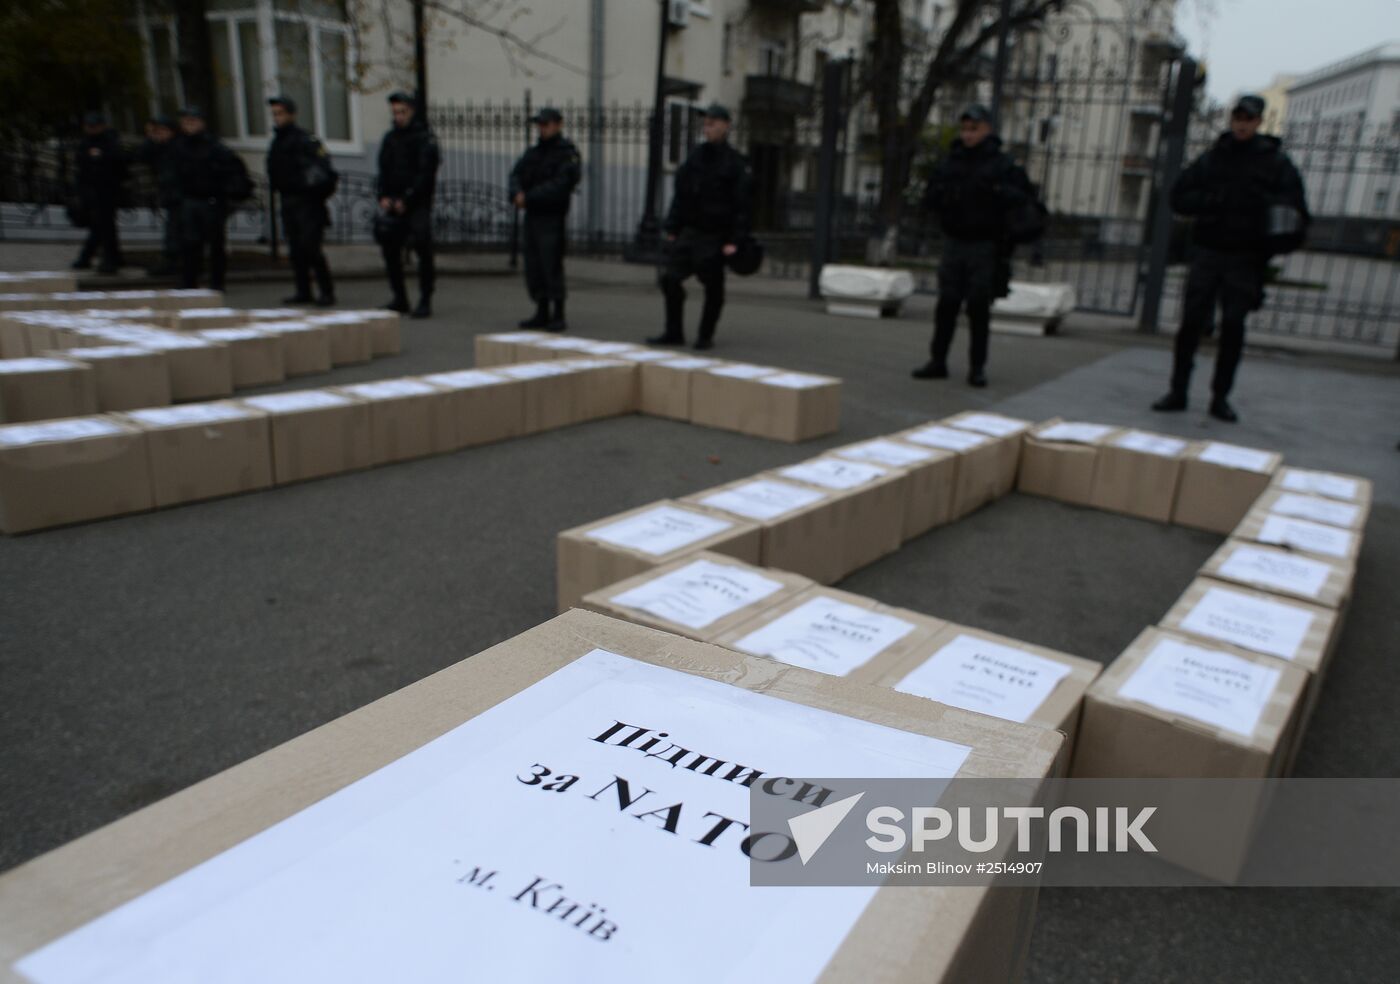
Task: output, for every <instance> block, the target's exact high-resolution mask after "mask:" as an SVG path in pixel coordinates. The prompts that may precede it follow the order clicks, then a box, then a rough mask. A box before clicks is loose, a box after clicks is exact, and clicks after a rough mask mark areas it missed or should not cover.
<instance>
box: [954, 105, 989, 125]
mask: <svg viewBox="0 0 1400 984" xmlns="http://www.w3.org/2000/svg"><path fill="white" fill-rule="evenodd" d="M963 120H972V121H973V122H974V123H990V122H992V111H991V110H990V109H988V108H987V107H986V106H983V105H982V104H981V103H972V104H971V105H970V106H966V107H964V108H963V111H962V113H960V114H959V115H958V122H960V123H961V122H962V121H963Z"/></svg>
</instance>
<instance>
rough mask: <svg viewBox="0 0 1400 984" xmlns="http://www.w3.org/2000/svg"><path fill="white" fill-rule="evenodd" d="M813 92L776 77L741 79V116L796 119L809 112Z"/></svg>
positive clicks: (812, 89)
mask: <svg viewBox="0 0 1400 984" xmlns="http://www.w3.org/2000/svg"><path fill="white" fill-rule="evenodd" d="M815 96H816V89H815V88H813V87H812V86H810V85H807V84H805V83H802V82H795V81H793V80H792V79H785V78H782V77H781V76H777V75H749V76H745V78H744V112H746V113H750V114H754V115H760V116H797V115H799V114H802V113H806V112H809V111H810V110H811V108H812V103H813V100H814V98H815Z"/></svg>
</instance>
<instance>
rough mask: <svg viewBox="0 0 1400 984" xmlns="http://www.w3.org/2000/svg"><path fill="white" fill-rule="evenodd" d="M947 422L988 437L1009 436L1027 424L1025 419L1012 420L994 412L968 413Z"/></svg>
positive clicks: (1021, 429) (1024, 427) (1023, 428)
mask: <svg viewBox="0 0 1400 984" xmlns="http://www.w3.org/2000/svg"><path fill="white" fill-rule="evenodd" d="M948 424H950V425H951V426H953V427H961V428H962V429H963V430H970V431H976V432H977V433H979V434H986V435H988V436H990V437H1010V436H1011V435H1012V434H1015V433H1018V432H1019V431H1023V430H1025V429H1026V428H1027V427H1028V426H1029V423H1028V422H1027V421H1024V420H1012V419H1011V418H1010V417H1001V416H998V415H997V414H994V413H970V414H968V415H967V416H965V417H961V418H959V419H957V420H950V421H948Z"/></svg>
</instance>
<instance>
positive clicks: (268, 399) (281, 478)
mask: <svg viewBox="0 0 1400 984" xmlns="http://www.w3.org/2000/svg"><path fill="white" fill-rule="evenodd" d="M241 402H242V403H243V404H245V405H247V406H250V407H253V408H255V409H258V410H262V411H264V412H266V413H267V414H268V415H269V416H270V417H271V422H272V480H273V482H274V483H275V484H277V485H286V484H288V483H289V482H301V481H305V480H307V479H312V478H321V477H322V476H325V475H338V474H340V473H341V472H348V471H355V470H356V469H360V468H368V467H370V465H372V464H373V463H374V449H373V439H372V437H371V429H370V409H369V404H368V403H363V402H361V401H359V400H356V399H353V398H352V397H349V396H346V395H345V394H344V393H336V392H333V391H331V390H301V391H299V392H296V393H269V394H268V395H266V396H250V397H247V398H246V399H244V400H242V401H241Z"/></svg>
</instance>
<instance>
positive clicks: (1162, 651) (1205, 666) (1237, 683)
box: [1118, 639, 1283, 738]
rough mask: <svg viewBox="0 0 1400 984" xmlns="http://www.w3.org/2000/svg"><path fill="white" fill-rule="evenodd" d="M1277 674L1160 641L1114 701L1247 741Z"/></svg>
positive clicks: (1235, 658) (1231, 656) (1208, 651)
mask: <svg viewBox="0 0 1400 984" xmlns="http://www.w3.org/2000/svg"><path fill="white" fill-rule="evenodd" d="M1282 674H1283V671H1282V670H1281V669H1278V668H1277V667H1274V666H1263V665H1260V664H1259V663H1252V662H1250V661H1249V660H1247V659H1242V658H1240V657H1239V656H1236V655H1234V654H1233V653H1222V652H1220V651H1218V650H1215V649H1203V648H1201V647H1200V646H1192V645H1188V644H1186V643H1184V642H1178V641H1176V640H1175V639H1159V640H1157V644H1156V645H1155V646H1153V647H1152V651H1151V652H1150V653H1148V654H1147V657H1146V658H1145V659H1144V660H1143V661H1142V665H1141V666H1139V667H1138V668H1137V670H1136V671H1135V672H1134V673H1133V675H1132V676H1130V677H1128V679H1127V680H1126V681H1124V683H1123V685H1122V686H1121V687H1119V688H1118V696H1119V697H1121V698H1123V699H1124V700H1135V701H1138V702H1139V703H1142V704H1147V705H1149V706H1151V707H1156V708H1158V709H1159V710H1163V711H1166V712H1167V713H1169V714H1181V715H1184V716H1186V717H1189V718H1193V719H1194V720H1197V721H1200V722H1202V723H1203V724H1208V725H1210V726H1211V727H1214V728H1223V729H1224V730H1226V731H1233V732H1234V733H1235V734H1238V735H1243V736H1245V737H1246V738H1247V737H1249V736H1250V735H1252V734H1254V729H1255V728H1257V727H1258V726H1259V718H1260V717H1262V716H1263V714H1264V708H1265V706H1266V705H1267V704H1268V703H1269V698H1270V697H1271V696H1272V695H1273V692H1274V688H1275V687H1276V686H1278V681H1279V677H1280V676H1281V675H1282Z"/></svg>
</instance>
